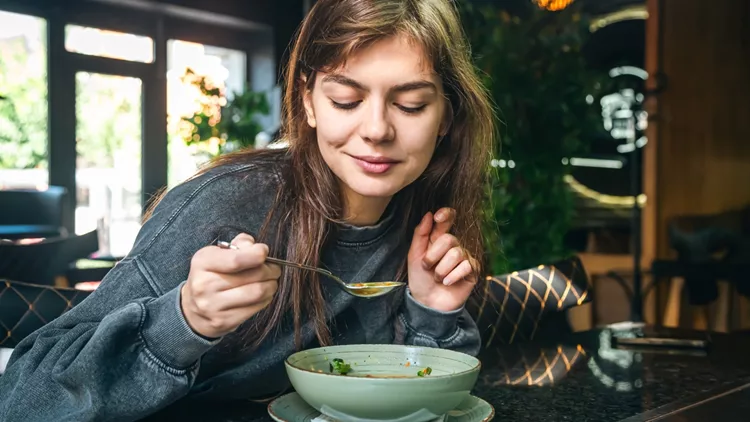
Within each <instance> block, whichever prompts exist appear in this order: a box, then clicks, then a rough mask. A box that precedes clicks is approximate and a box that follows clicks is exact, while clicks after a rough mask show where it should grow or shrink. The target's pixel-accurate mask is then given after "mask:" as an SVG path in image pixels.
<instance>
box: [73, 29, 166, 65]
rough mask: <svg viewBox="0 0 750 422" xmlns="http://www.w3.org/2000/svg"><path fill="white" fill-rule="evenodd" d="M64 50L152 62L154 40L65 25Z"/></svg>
mask: <svg viewBox="0 0 750 422" xmlns="http://www.w3.org/2000/svg"><path fill="white" fill-rule="evenodd" d="M65 49H66V50H68V51H70V52H71V53H79V54H86V55H89V56H100V57H109V58H111V59H119V60H128V61H132V62H142V63H153V62H154V40H152V39H151V38H149V37H144V36H140V35H134V34H126V33H122V32H116V31H108V30H105V29H99V28H90V27H84V26H78V25H66V26H65Z"/></svg>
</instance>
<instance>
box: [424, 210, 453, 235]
mask: <svg viewBox="0 0 750 422" xmlns="http://www.w3.org/2000/svg"><path fill="white" fill-rule="evenodd" d="M455 221H456V210H454V209H453V208H448V207H444V208H440V209H439V210H438V211H437V212H436V213H435V226H434V227H433V228H432V233H431V234H430V241H431V242H435V241H436V240H437V239H438V238H439V237H440V236H442V235H444V234H446V233H448V232H449V231H450V229H451V227H452V226H453V223H454V222H455Z"/></svg>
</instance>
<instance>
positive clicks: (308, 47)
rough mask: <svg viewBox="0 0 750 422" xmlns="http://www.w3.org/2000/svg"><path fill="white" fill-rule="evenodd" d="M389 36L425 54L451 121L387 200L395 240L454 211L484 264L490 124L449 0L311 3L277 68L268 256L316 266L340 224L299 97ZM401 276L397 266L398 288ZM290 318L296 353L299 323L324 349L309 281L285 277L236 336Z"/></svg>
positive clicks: (234, 158) (259, 337) (266, 330)
mask: <svg viewBox="0 0 750 422" xmlns="http://www.w3.org/2000/svg"><path fill="white" fill-rule="evenodd" d="M395 35H402V36H406V37H407V38H408V39H409V40H410V41H412V42H415V43H418V45H420V46H421V47H422V48H423V49H424V51H425V52H426V55H427V58H428V60H430V61H431V63H432V65H433V67H434V70H435V71H436V73H437V74H438V75H439V76H440V77H441V78H442V82H443V86H444V87H445V94H446V98H447V101H448V102H449V107H450V110H451V112H452V115H451V119H450V122H451V123H450V127H449V129H448V131H447V134H446V135H445V136H444V138H443V139H442V140H441V141H440V142H439V143H438V146H437V148H436V150H435V153H434V155H433V158H432V161H431V162H430V164H429V166H428V167H427V169H426V170H425V172H424V173H423V174H422V176H421V177H420V178H419V179H418V180H417V181H415V182H414V183H413V184H412V185H410V186H408V187H407V188H405V189H404V190H402V191H401V192H399V193H398V194H397V195H396V198H394V200H397V201H398V202H399V210H400V212H401V214H402V215H401V216H400V217H401V218H400V219H403V220H402V221H404V225H403V227H402V229H404V230H405V233H407V234H408V235H406V236H404V239H407V241H408V240H410V239H411V231H412V230H413V229H414V228H415V227H416V225H417V224H418V222H419V220H420V219H421V217H422V216H423V215H424V214H425V213H427V212H428V211H433V212H434V211H437V209H439V208H440V207H446V206H447V207H452V208H454V209H456V210H457V211H458V213H457V216H456V221H455V224H454V226H453V229H452V232H453V234H454V235H455V236H457V237H458V239H459V241H460V242H461V244H462V246H463V247H464V248H466V249H467V250H468V251H469V252H470V253H471V254H472V255H473V256H474V257H476V258H478V259H480V260H481V258H482V257H483V253H484V248H483V243H482V235H481V216H482V201H483V195H484V175H485V174H486V172H487V169H488V168H489V159H490V151H491V143H492V139H493V136H494V133H495V132H494V116H493V109H492V106H491V103H490V100H489V96H488V95H487V92H486V91H485V88H484V86H483V85H482V83H481V80H480V78H479V76H478V75H477V73H476V70H475V68H474V66H473V65H472V62H471V59H470V52H469V46H468V44H467V41H466V38H465V36H464V34H463V31H462V28H461V25H460V20H459V18H458V13H457V11H456V8H455V6H454V5H453V4H452V3H451V1H450V0H318V1H317V2H316V3H315V5H314V6H313V7H312V9H311V10H310V12H309V14H308V15H307V17H306V18H305V19H304V21H303V22H302V25H301V27H300V29H299V31H298V33H297V36H296V41H295V43H294V46H293V49H292V51H291V54H290V59H289V63H288V66H287V68H286V74H285V85H286V86H285V88H286V90H285V94H284V101H283V121H282V131H281V133H282V138H283V139H284V140H285V141H286V142H288V144H289V148H288V150H287V151H285V152H282V154H285V155H287V158H288V160H289V163H288V165H285V166H283V169H284V170H283V174H282V177H283V179H284V182H283V183H282V188H281V191H280V192H279V195H278V196H277V200H276V203H275V204H274V206H273V209H272V211H271V215H269V217H268V219H267V220H266V224H265V225H264V228H263V230H262V234H261V235H260V239H261V241H270V242H269V244H271V251H272V252H271V253H277V254H283V255H285V257H286V259H289V260H292V261H295V262H299V263H303V264H307V265H319V261H320V256H321V250H322V249H323V247H324V246H325V245H326V242H327V241H328V240H329V238H330V236H331V234H332V233H333V232H334V231H335V227H336V222H337V221H340V219H341V218H343V206H342V198H341V196H340V190H339V187H338V183H337V181H336V178H335V177H334V175H333V173H332V171H331V170H330V169H329V168H328V166H327V165H326V163H325V161H324V160H323V158H322V156H321V154H320V151H319V149H318V145H317V140H316V133H315V130H314V129H313V128H311V127H310V126H309V125H308V124H307V120H306V118H305V111H304V110H305V109H304V104H303V94H304V93H305V90H308V89H312V87H313V86H314V83H315V76H316V72H317V71H330V70H335V69H338V68H340V66H342V65H343V64H344V63H345V61H346V59H347V57H350V56H351V55H352V54H353V53H355V52H357V51H360V50H361V49H363V48H366V47H367V46H369V45H372V44H373V43H375V42H377V41H379V40H382V39H384V38H387V37H390V36H395ZM274 154H279V152H271V151H250V150H248V151H240V152H237V153H233V154H229V155H226V156H223V157H220V158H219V159H217V160H216V161H215V162H213V163H212V165H211V167H216V166H221V165H227V164H234V163H242V162H248V161H255V160H257V159H262V157H269V156H271V155H274ZM272 221H273V224H271V222H272ZM271 225H273V226H274V227H271ZM269 233H275V239H270V237H269V236H268V234H269ZM282 249H284V250H282ZM405 269H406V257H404V264H403V266H402V269H401V271H400V273H399V277H400V278H401V279H403V278H404V277H405V273H406V271H405ZM478 271H481V269H478ZM480 274H481V272H480ZM290 311H291V316H292V317H293V321H294V330H295V340H296V344H297V347H298V348H300V347H301V327H302V324H303V321H305V320H306V319H309V320H311V321H312V322H313V326H314V327H315V334H316V337H317V339H318V341H319V343H320V344H321V345H327V344H330V342H331V335H330V331H329V329H328V325H327V321H326V304H325V301H324V297H323V293H322V290H321V287H320V284H319V279H318V277H317V276H316V275H315V274H310V273H302V272H299V271H289V270H287V271H284V274H283V276H282V279H281V280H280V282H279V291H278V293H277V295H276V296H275V298H274V300H273V302H272V303H271V305H270V306H268V307H267V308H266V309H265V310H264V311H262V312H260V313H259V314H257V315H256V316H255V317H254V318H252V319H251V321H249V322H248V324H246V326H245V327H243V328H242V329H241V330H242V331H243V334H244V335H243V337H244V338H245V339H247V340H248V341H249V343H250V345H251V347H256V346H258V345H259V344H260V343H261V342H262V341H263V340H264V339H265V338H267V337H268V336H269V335H270V334H271V333H272V332H273V331H274V330H275V329H276V328H278V327H279V326H280V325H281V324H282V323H284V321H285V317H286V316H287V315H289V312H290Z"/></svg>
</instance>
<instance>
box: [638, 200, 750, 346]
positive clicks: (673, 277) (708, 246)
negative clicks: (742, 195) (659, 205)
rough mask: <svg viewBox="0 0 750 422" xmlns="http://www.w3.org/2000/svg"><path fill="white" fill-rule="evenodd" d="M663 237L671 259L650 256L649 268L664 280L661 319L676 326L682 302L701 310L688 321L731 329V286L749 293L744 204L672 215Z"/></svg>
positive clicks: (749, 223)
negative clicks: (713, 211)
mask: <svg viewBox="0 0 750 422" xmlns="http://www.w3.org/2000/svg"><path fill="white" fill-rule="evenodd" d="M668 238H669V245H670V247H671V248H672V250H673V251H674V252H675V253H676V259H674V260H658V261H655V262H654V264H653V269H652V273H653V274H654V277H655V279H656V280H657V281H658V282H668V283H669V284H670V287H669V294H668V298H667V305H666V308H665V311H664V319H663V324H664V325H665V326H680V325H681V324H680V322H681V321H680V320H681V319H682V318H683V317H684V316H685V315H683V314H684V311H685V310H687V309H690V308H683V306H682V305H683V304H687V305H688V306H689V307H691V308H692V307H695V308H694V309H696V310H699V311H702V312H699V313H697V314H693V321H692V322H691V323H690V325H693V326H694V327H695V328H699V329H707V330H709V331H722V332H727V331H731V329H732V325H733V324H732V323H731V321H732V319H733V318H732V313H733V309H732V308H733V303H734V301H735V298H734V297H733V288H735V289H736V291H737V292H738V293H739V294H740V295H742V296H743V297H747V296H748V295H749V293H750V286H748V283H749V281H748V279H747V276H746V274H747V269H748V264H750V207H747V208H745V209H742V210H735V211H728V212H723V213H718V214H712V215H689V216H679V217H676V218H674V219H672V220H671V221H670V222H669V224H668ZM709 305H711V307H713V308H714V309H709Z"/></svg>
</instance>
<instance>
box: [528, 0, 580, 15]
mask: <svg viewBox="0 0 750 422" xmlns="http://www.w3.org/2000/svg"><path fill="white" fill-rule="evenodd" d="M535 3H536V5H537V6H539V7H541V8H542V9H547V10H549V11H552V12H555V11H558V10H563V9H565V8H566V7H568V6H570V4H571V3H573V0H535Z"/></svg>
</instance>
